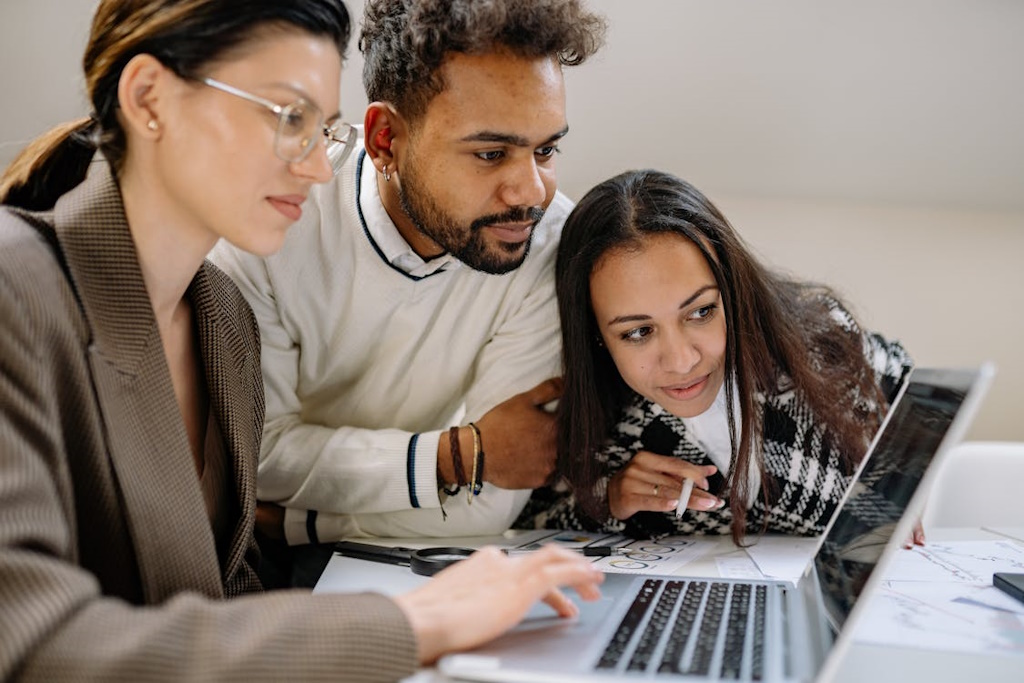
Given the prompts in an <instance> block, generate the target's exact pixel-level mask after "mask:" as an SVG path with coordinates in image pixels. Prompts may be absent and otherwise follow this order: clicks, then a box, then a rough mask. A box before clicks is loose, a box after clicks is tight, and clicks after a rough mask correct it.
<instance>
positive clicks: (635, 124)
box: [0, 0, 1024, 440]
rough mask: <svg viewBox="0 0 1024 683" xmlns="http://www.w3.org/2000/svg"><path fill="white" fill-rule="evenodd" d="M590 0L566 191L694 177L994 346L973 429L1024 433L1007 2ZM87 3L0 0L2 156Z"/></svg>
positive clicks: (911, 320)
mask: <svg viewBox="0 0 1024 683" xmlns="http://www.w3.org/2000/svg"><path fill="white" fill-rule="evenodd" d="M590 2H591V6H592V7H594V8H595V9H598V10H600V11H601V12H603V13H604V14H605V15H606V16H607V17H608V19H609V22H610V33H609V40H608V45H607V47H606V49H605V50H604V51H602V53H601V54H599V55H598V56H597V57H596V58H595V59H594V60H593V61H592V62H589V63H588V64H586V65H584V66H583V67H579V68H576V69H572V70H568V71H567V83H568V88H569V122H570V126H571V134H570V135H569V137H568V138H567V139H566V140H565V142H564V144H563V152H564V153H563V154H562V155H561V156H560V157H559V162H558V163H559V165H560V178H561V185H562V188H563V190H564V191H565V192H566V193H567V194H569V195H570V196H571V197H573V198H579V196H581V195H582V193H583V192H585V191H586V189H587V188H589V187H590V186H592V185H593V184H594V183H596V182H598V181H600V180H603V179H604V178H607V177H609V176H611V175H613V174H615V173H617V172H619V171H621V170H624V169H626V168H636V167H641V166H650V167H657V168H662V169H664V170H668V171H671V172H674V173H676V174H678V175H681V176H683V177H685V178H687V179H689V180H691V181H692V182H694V183H696V184H697V185H698V186H699V187H700V188H701V189H703V190H704V191H705V192H706V193H707V194H708V195H709V196H711V197H712V198H713V199H715V200H716V201H717V203H718V204H719V205H720V207H721V208H722V210H723V211H724V212H725V213H726V215H727V216H729V218H730V220H731V221H732V222H733V223H734V224H735V225H736V226H737V228H738V229H739V230H740V231H741V232H742V233H743V234H744V235H745V236H746V238H747V240H748V241H749V242H750V243H751V244H752V245H753V246H754V247H755V248H756V249H757V250H758V251H759V253H761V254H762V255H763V257H764V258H765V259H766V260H767V261H769V262H770V263H772V264H774V265H776V266H778V267H781V268H785V269H787V270H789V271H791V272H793V273H796V274H799V275H801V276H806V277H809V278H814V279H818V280H823V281H826V282H828V283H830V284H832V285H834V286H836V287H837V288H838V289H839V290H840V291H841V292H842V293H844V294H845V295H846V296H847V297H848V299H849V300H850V302H851V303H852V304H853V306H854V308H855V309H856V310H857V311H858V312H859V313H860V314H861V317H862V318H863V320H864V321H865V323H866V324H868V325H869V326H871V327H873V328H875V329H878V330H879V331H882V332H883V333H885V334H887V335H889V336H892V337H896V338H899V339H901V340H903V341H904V343H905V344H906V346H907V347H908V348H909V349H910V351H911V353H912V354H913V355H914V356H915V358H916V359H917V360H918V361H919V362H921V363H924V364H944V365H974V364H977V363H978V362H980V361H982V360H984V359H992V360H995V361H996V363H997V365H998V368H999V373H998V375H997V378H996V382H995V383H994V385H993V389H992V392H991V394H990V396H989V398H988V400H987V401H986V404H985V406H984V407H983V409H982V414H981V416H980V417H979V419H978V421H977V422H976V424H975V427H974V429H973V430H972V432H971V434H970V436H971V438H975V439H1012V440H1024V419H1022V417H1020V416H1019V415H1018V414H1019V412H1020V411H1019V408H1018V405H1019V404H1020V403H1021V402H1022V400H1024V359H1022V358H1021V354H1020V353H1019V352H1018V348H1019V346H1020V342H1021V341H1024V322H1022V320H1024V316H1021V315H1020V313H1019V312H1020V311H1022V310H1024V305H1022V304H1024V275H1022V274H1021V273H1022V272H1024V268H1022V267H1021V265H1020V263H1018V261H1019V260H1021V258H1022V257H1024V124H1022V123H1021V122H1022V121H1024V88H1022V87H1021V83H1024V41H1020V40H1018V36H1019V35H1020V33H1021V31H1022V30H1024V3H1021V2H1018V1H1016V0H901V1H900V2H890V1H889V0H859V1H858V2H846V3H821V2H818V1H817V0H774V1H773V2H770V3H751V2H739V1H738V0H719V1H718V2H707V1H706V0H629V1H628V2H627V1H626V0H590ZM93 4H94V3H93V2H92V0H0V63H2V64H3V69H2V70H0V85H2V92H4V94H5V97H4V98H3V101H2V103H0V108H2V109H0V111H2V115H0V162H5V161H7V160H8V159H10V157H11V155H13V153H14V151H15V150H16V149H17V148H18V147H19V146H20V144H21V143H22V141H24V140H27V139H29V138H30V137H31V136H33V135H35V134H37V133H39V132H41V131H42V130H44V129H45V128H46V127H47V126H49V125H52V124H54V123H56V122H58V121H61V120H64V119H67V118H70V117H72V116H77V115H80V114H82V113H84V112H85V111H86V110H87V108H86V107H85V105H84V104H83V97H82V94H81V93H82V86H81V78H80V76H79V73H78V70H79V60H80V56H81V51H82V48H83V46H84V42H85V35H86V31H87V30H88V20H89V16H90V13H91V10H92V7H93ZM349 7H350V9H351V10H353V13H354V14H356V15H358V13H359V12H360V11H361V7H362V2H361V1H352V2H349ZM349 52H350V60H349V63H348V64H347V66H346V69H347V71H346V74H345V76H344V78H343V85H342V108H343V110H344V111H345V112H347V113H348V114H349V119H350V120H356V121H358V119H359V118H360V113H361V110H362V107H363V106H364V105H365V103H366V99H365V96H364V95H363V92H362V87H361V84H360V83H359V80H358V78H359V70H360V69H361V66H362V65H361V61H360V59H359V55H358V53H357V52H356V50H355V48H354V47H352V48H351V49H350V51H349Z"/></svg>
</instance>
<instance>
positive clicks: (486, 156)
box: [476, 150, 505, 161]
mask: <svg viewBox="0 0 1024 683" xmlns="http://www.w3.org/2000/svg"><path fill="white" fill-rule="evenodd" d="M476 156H477V158H478V159H482V160H483V161H497V160H499V159H501V158H502V157H503V156H505V153H504V152H502V151H501V150H493V151H490V152H477V153H476Z"/></svg>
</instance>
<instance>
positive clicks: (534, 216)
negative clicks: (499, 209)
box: [469, 206, 544, 231]
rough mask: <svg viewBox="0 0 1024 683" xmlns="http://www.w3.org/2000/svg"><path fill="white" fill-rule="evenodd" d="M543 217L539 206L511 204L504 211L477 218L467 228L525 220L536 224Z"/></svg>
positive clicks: (479, 227)
mask: <svg viewBox="0 0 1024 683" xmlns="http://www.w3.org/2000/svg"><path fill="white" fill-rule="evenodd" d="M543 217H544V209H542V208H541V207H539V206H530V207H526V206H513V207H512V208H511V209H509V210H508V211H506V212H504V213H495V214H491V215H490V216H483V217H482V218H477V219H476V220H475V221H473V222H472V224H470V226H469V228H470V230H474V231H475V230H480V229H481V228H486V227H487V226H488V225H494V224H496V223H524V222H526V221H531V222H532V223H534V224H535V225H536V224H537V223H539V222H540V219H541V218H543Z"/></svg>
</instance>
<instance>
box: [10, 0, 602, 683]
mask: <svg viewBox="0 0 1024 683" xmlns="http://www.w3.org/2000/svg"><path fill="white" fill-rule="evenodd" d="M348 35H349V18H348V14H347V12H346V10H345V7H344V5H343V4H342V3H341V2H340V0H294V1H292V2H288V3H283V2H279V1H278V0H246V1H245V2H240V1H238V0H234V1H232V0H102V1H101V2H100V5H99V7H98V9H97V11H96V14H95V17H94V20H93V25H92V32H91V35H90V39H89V43H88V46H87V49H86V53H85V58H84V68H85V75H86V80H87V86H88V94H89V97H90V100H91V103H92V107H93V114H92V115H91V116H90V117H89V118H88V119H86V120H82V121H78V122H74V123H71V124H68V125H66V126H63V127H61V128H58V129H56V130H54V131H52V132H51V133H49V134H47V135H45V136H43V137H42V138H40V139H39V140H37V141H36V142H34V143H32V144H31V145H30V146H29V147H28V148H27V149H26V150H25V151H24V152H23V153H22V154H21V155H20V156H19V157H18V158H17V159H16V160H15V161H14V163H13V164H12V165H11V166H10V167H9V168H8V169H7V171H6V172H5V174H4V175H3V177H2V178H0V203H2V207H0V319H2V320H3V333H2V334H0V680H10V679H17V680H23V681H31V680H46V681H59V680H64V679H74V680H80V681H84V680H103V681H112V680H131V681H144V680H174V681H179V680H195V679H199V678H202V679H203V680H218V679H228V678H230V679H232V680H249V681H257V680H275V681H277V680H284V679H287V678H294V679H296V680H328V679H329V680H332V681H338V680H395V679H398V678H401V677H404V676H407V675H409V674H410V673H411V672H412V671H413V670H414V669H415V667H416V665H417V664H418V663H424V662H430V661H432V660H434V659H436V658H437V657H438V656H439V655H440V654H442V653H444V652H449V651H453V650H459V649H465V648H469V647H472V646H474V645H476V644H478V643H481V642H483V641H485V640H487V639H489V638H491V637H494V636H496V635H498V634H499V633H501V632H502V631H504V630H505V629H507V628H509V627H510V626H512V625H513V624H514V623H515V622H517V621H518V620H519V619H520V618H521V617H522V616H523V614H525V612H526V611H527V610H528V609H529V607H530V606H531V605H532V603H534V602H535V601H536V600H538V599H543V600H545V601H546V602H548V603H549V604H551V605H552V606H553V607H554V608H555V610H556V611H557V612H558V613H559V614H561V615H570V614H573V613H574V610H575V607H574V606H573V604H572V603H571V602H570V601H569V600H568V598H567V597H566V596H565V595H563V594H562V593H561V592H560V591H559V590H558V586H560V585H573V586H575V587H576V588H577V590H578V591H579V592H580V594H581V595H582V596H583V597H584V598H588V599H593V598H596V596H597V587H596V586H597V584H598V583H599V582H600V575H599V574H598V573H597V572H595V571H594V570H593V569H592V566H591V565H590V564H589V563H587V562H586V561H585V560H583V559H582V558H579V557H576V556H575V555H572V554H570V553H566V552H561V553H560V552H557V551H554V550H552V551H548V552H543V553H538V554H536V555H534V556H532V557H529V558H508V557H505V556H504V555H502V554H501V553H499V552H498V551H496V550H493V549H492V550H489V551H483V552H481V553H478V554H477V555H476V556H474V557H473V558H470V559H469V560H466V561H464V562H462V563H460V564H459V565H457V566H455V567H452V568H451V569H450V570H446V571H445V572H442V573H441V574H439V575H438V576H437V577H435V578H434V579H433V580H431V581H430V582H428V583H426V584H425V585H424V586H422V587H421V588H418V589H416V590H414V591H412V592H410V593H408V594H405V595H402V596H399V597H397V598H395V599H389V598H385V597H383V596H380V595H370V594H367V595H353V596H338V595H323V596H317V597H315V598H314V597H313V596H311V595H309V594H308V593H305V592H301V591H289V592H280V593H276V594H260V590H261V588H260V584H259V580H258V579H257V576H256V571H255V570H256V564H257V562H258V550H257V547H256V544H255V542H254V540H253V523H254V516H255V503H256V498H255V497H256V485H255V476H256V458H257V453H258V451H259V439H260V434H261V431H262V429H261V428H262V421H263V386H262V380H261V374H260V362H259V356H258V354H259V341H258V333H257V328H256V324H255V320H254V318H253V316H252V313H251V311H250V310H249V308H248V306H247V305H246V303H245V302H244V300H243V299H242V297H241V296H240V295H239V293H238V291H237V289H236V288H235V287H234V285H233V284H232V283H231V282H230V280H229V279H228V278H227V277H226V276H224V275H223V274H222V273H221V272H220V271H218V270H217V269H216V268H215V267H213V266H212V265H210V264H209V263H208V262H206V261H205V260H204V257H205V255H206V253H207V252H208V251H209V250H210V249H211V247H212V246H213V245H214V243H215V242H216V241H217V240H218V239H226V240H228V241H230V242H232V243H233V244H235V245H237V246H239V247H241V248H243V249H246V250H248V251H252V252H254V253H258V254H270V253H272V252H273V251H274V250H275V249H277V248H278V247H279V246H280V244H281V242H282V240H283V239H284V236H285V232H286V231H287V229H288V227H289V225H291V224H292V222H293V221H295V220H296V218H298V216H299V215H300V214H301V211H302V204H303V201H304V199H305V198H306V196H307V194H308V193H309V191H310V188H311V187H312V186H313V185H314V184H315V183H319V182H323V181H325V180H327V179H328V178H330V177H331V174H332V169H333V168H336V167H337V166H338V165H340V163H341V161H342V160H343V159H344V157H345V155H346V154H348V153H349V152H350V151H351V148H352V147H353V145H354V144H355V140H356V136H355V135H354V133H353V131H352V130H351V128H350V127H348V126H347V125H345V124H344V123H341V122H340V118H339V114H338V112H337V110H336V103H337V101H338V84H339V79H340V73H341V57H342V53H343V52H344V49H345V45H346V43H347V40H348ZM481 605H485V606H486V609H480V606H481Z"/></svg>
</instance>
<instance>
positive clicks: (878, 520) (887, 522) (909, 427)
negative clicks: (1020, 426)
mask: <svg viewBox="0 0 1024 683" xmlns="http://www.w3.org/2000/svg"><path fill="white" fill-rule="evenodd" d="M976 378H977V372H975V371H955V370H930V369H916V370H914V371H913V372H912V373H911V376H910V379H909V381H908V384H907V387H906V390H905V391H904V393H903V395H902V398H900V399H899V400H898V401H897V403H896V405H895V406H894V407H893V408H892V413H891V414H890V415H889V419H888V421H887V422H886V424H885V426H884V427H883V431H882V433H881V434H879V435H878V438H877V439H876V443H875V447H874V450H873V451H872V452H871V454H870V456H869V458H868V460H867V462H866V463H865V464H864V466H863V469H862V471H861V473H860V476H859V477H858V478H857V480H856V481H855V482H854V484H853V487H852V488H851V490H850V492H849V494H848V497H847V500H846V503H845V504H844V505H843V506H842V507H841V509H840V511H839V513H838V515H837V516H836V519H835V522H834V524H833V525H832V527H831V528H830V529H829V530H828V532H827V534H826V536H825V538H824V541H823V543H822V545H821V547H820V548H819V550H818V553H817V554H816V555H815V558H814V563H815V569H816V570H817V573H818V579H819V581H820V584H821V592H822V597H823V600H824V604H825V608H826V610H827V612H828V617H829V620H830V622H831V623H832V626H833V627H834V628H836V629H837V630H838V629H839V628H841V627H842V625H843V624H844V623H845V621H846V618H847V617H848V616H849V614H850V611H851V610H852V609H853V605H854V603H855V602H856V600H857V597H858V596H859V595H860V593H861V591H862V590H863V589H864V585H865V583H867V580H868V578H869V577H870V576H871V572H872V571H873V570H874V568H875V565H876V564H877V563H878V560H879V558H880V557H881V555H882V551H883V550H885V547H886V544H887V543H888V542H889V539H890V538H891V537H892V535H893V532H894V530H895V527H896V524H897V523H898V522H899V521H900V518H901V517H902V516H903V513H904V512H905V511H906V509H907V506H908V505H910V501H911V498H913V496H914V493H915V492H916V491H917V489H918V485H919V484H920V483H921V479H922V477H924V473H925V470H927V468H928V466H929V464H931V462H932V458H933V457H934V456H935V454H936V452H937V451H938V450H939V446H940V444H941V443H942V440H943V438H944V437H945V436H946V433H947V432H948V431H949V428H950V425H951V424H952V423H953V418H954V417H955V416H956V413H957V411H958V410H959V409H960V406H961V405H962V404H963V402H964V399H965V398H966V396H967V393H968V391H969V390H970V388H971V385H972V382H973V380H974V379H976Z"/></svg>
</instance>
